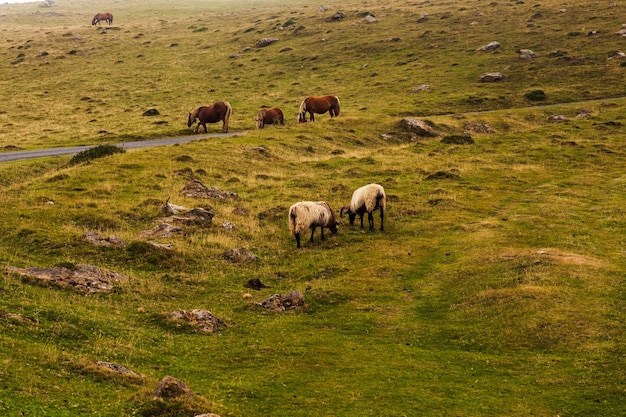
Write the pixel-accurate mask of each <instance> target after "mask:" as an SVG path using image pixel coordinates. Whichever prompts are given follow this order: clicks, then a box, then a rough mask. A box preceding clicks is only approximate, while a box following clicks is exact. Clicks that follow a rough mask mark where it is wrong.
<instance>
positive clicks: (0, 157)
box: [0, 131, 246, 162]
mask: <svg viewBox="0 0 626 417" xmlns="http://www.w3.org/2000/svg"><path fill="white" fill-rule="evenodd" d="M245 133H246V132H245V131H244V132H233V133H211V134H204V135H193V136H178V137H174V138H162V139H152V140H142V141H136V142H123V143H117V144H114V145H116V146H119V147H120V148H123V149H137V148H150V147H153V146H165V145H176V144H178V143H187V142H192V141H194V140H202V139H209V138H229V137H232V136H240V135H244V134H245ZM95 146H97V145H84V146H70V147H65V148H50V149H37V150H32V151H14V152H2V153H0V162H9V161H21V160H24V159H34V158H43V157H46V156H60V155H74V154H77V153H79V152H82V151H84V150H86V149H89V148H93V147H95Z"/></svg>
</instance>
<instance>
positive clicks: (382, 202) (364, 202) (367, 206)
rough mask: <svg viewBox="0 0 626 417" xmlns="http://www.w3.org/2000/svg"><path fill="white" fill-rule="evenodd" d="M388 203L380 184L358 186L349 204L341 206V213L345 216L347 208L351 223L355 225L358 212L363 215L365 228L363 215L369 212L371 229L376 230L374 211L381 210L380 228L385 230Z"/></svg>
mask: <svg viewBox="0 0 626 417" xmlns="http://www.w3.org/2000/svg"><path fill="white" fill-rule="evenodd" d="M386 205H387V195H386V194H385V189H384V188H383V186H382V185H380V184H367V185H364V186H363V187H361V188H358V189H356V190H355V191H354V193H352V200H351V201H350V205H349V206H344V207H342V208H341V211H340V212H339V215H340V216H341V217H343V212H344V210H346V213H348V218H349V219H350V225H351V226H353V225H354V219H355V218H356V216H357V214H358V215H359V216H360V217H361V229H363V216H364V215H365V213H367V220H368V223H369V226H370V231H374V215H373V214H372V212H374V211H375V210H380V230H381V231H382V230H384V226H385V225H384V219H385V208H386Z"/></svg>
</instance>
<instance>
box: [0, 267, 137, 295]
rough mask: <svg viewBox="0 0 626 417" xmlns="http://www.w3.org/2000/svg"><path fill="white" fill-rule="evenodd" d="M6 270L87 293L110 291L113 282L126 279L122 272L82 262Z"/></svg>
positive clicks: (41, 281)
mask: <svg viewBox="0 0 626 417" xmlns="http://www.w3.org/2000/svg"><path fill="white" fill-rule="evenodd" d="M8 270H9V271H10V272H14V273H16V274H19V275H21V276H24V277H27V278H31V279H34V280H35V281H37V282H40V283H44V284H46V283H47V284H53V285H58V286H60V287H69V288H73V289H75V290H77V291H81V292H87V293H97V292H111V291H112V290H113V284H114V283H118V282H123V281H126V280H127V277H126V276H125V275H123V274H119V273H117V272H112V271H108V270H106V269H100V268H98V267H96V266H91V265H82V264H79V265H76V266H74V267H72V268H71V269H70V268H66V267H63V266H61V267H53V268H37V267H32V268H15V267H9V268H8Z"/></svg>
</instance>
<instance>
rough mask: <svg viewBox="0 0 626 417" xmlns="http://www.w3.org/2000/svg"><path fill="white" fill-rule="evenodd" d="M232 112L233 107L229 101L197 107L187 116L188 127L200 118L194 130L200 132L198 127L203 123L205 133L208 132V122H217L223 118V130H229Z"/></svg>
mask: <svg viewBox="0 0 626 417" xmlns="http://www.w3.org/2000/svg"><path fill="white" fill-rule="evenodd" d="M232 113H233V109H232V107H231V106H230V103H228V102H227V101H216V102H215V103H213V105H211V106H200V107H196V108H195V109H193V110H192V111H190V112H189V115H188V117H187V127H191V125H192V124H194V123H195V122H196V119H198V125H197V126H196V130H194V132H195V133H198V129H199V128H200V126H201V125H202V126H203V127H204V133H207V132H208V131H207V128H206V124H207V123H217V122H219V121H220V120H221V121H222V122H224V124H223V125H222V131H223V132H228V119H230V115H231V114H232Z"/></svg>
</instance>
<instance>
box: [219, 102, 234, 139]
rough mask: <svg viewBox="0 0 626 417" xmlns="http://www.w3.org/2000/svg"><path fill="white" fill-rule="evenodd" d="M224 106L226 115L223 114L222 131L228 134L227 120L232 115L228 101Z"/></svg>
mask: <svg viewBox="0 0 626 417" xmlns="http://www.w3.org/2000/svg"><path fill="white" fill-rule="evenodd" d="M224 104H225V105H226V113H224V127H223V128H222V130H223V131H224V132H228V119H230V116H231V115H232V114H233V108H232V106H231V105H230V103H229V102H228V101H225V102H224Z"/></svg>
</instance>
